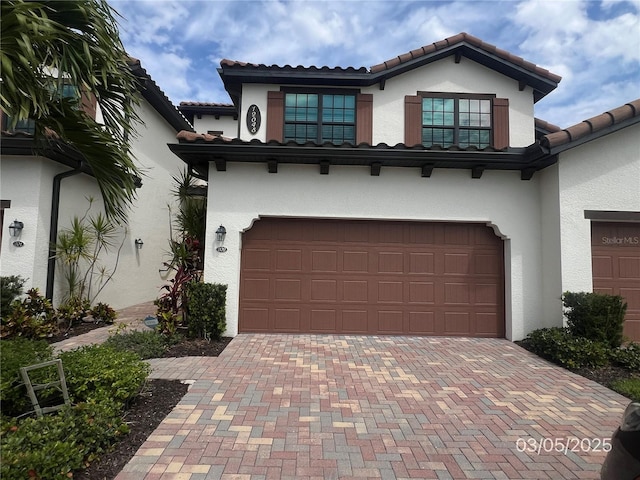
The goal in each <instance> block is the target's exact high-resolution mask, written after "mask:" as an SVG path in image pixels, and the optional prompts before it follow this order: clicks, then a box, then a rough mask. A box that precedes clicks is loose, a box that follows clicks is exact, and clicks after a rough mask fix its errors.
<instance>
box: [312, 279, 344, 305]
mask: <svg viewBox="0 0 640 480" xmlns="http://www.w3.org/2000/svg"><path fill="white" fill-rule="evenodd" d="M310 299H311V300H312V301H313V300H315V301H318V300H329V301H332V302H335V301H337V300H338V282H337V281H336V280H311V298H310Z"/></svg>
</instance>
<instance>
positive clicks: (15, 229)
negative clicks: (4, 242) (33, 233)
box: [9, 220, 24, 247]
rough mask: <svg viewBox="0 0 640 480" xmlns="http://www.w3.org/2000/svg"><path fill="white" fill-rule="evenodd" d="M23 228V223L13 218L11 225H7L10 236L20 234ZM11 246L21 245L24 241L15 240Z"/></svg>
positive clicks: (15, 236)
mask: <svg viewBox="0 0 640 480" xmlns="http://www.w3.org/2000/svg"><path fill="white" fill-rule="evenodd" d="M23 228H24V223H22V222H21V221H19V220H14V221H13V222H11V225H9V235H10V236H11V237H12V238H16V239H17V238H18V237H19V236H20V235H21V234H22V229H23ZM13 246H14V247H23V246H24V243H23V242H21V241H20V240H16V241H14V242H13Z"/></svg>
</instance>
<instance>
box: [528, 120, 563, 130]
mask: <svg viewBox="0 0 640 480" xmlns="http://www.w3.org/2000/svg"><path fill="white" fill-rule="evenodd" d="M534 120H535V127H536V128H538V129H540V130H544V131H546V132H549V133H554V132H559V131H560V130H562V129H561V128H560V127H559V126H557V125H554V124H553V123H549V122H547V121H545V120H542V119H540V118H534Z"/></svg>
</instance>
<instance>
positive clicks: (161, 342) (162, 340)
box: [104, 330, 182, 360]
mask: <svg viewBox="0 0 640 480" xmlns="http://www.w3.org/2000/svg"><path fill="white" fill-rule="evenodd" d="M181 338H182V337H181V336H180V335H162V334H160V333H158V332H157V331H155V330H146V331H132V332H128V333H117V334H115V335H112V336H110V337H109V338H108V339H107V340H106V341H105V342H104V345H105V346H108V347H112V348H115V349H117V350H122V351H128V352H134V353H136V354H138V355H139V356H140V358H142V359H143V360H145V359H147V358H160V357H162V355H163V354H164V352H166V351H167V349H168V348H169V347H170V346H171V345H174V344H176V343H178V342H179V341H180V340H181Z"/></svg>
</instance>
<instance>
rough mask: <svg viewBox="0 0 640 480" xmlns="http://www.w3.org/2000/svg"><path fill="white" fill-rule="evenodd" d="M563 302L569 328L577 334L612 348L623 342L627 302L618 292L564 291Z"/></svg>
mask: <svg viewBox="0 0 640 480" xmlns="http://www.w3.org/2000/svg"><path fill="white" fill-rule="evenodd" d="M562 303H563V304H564V306H565V308H566V309H567V311H566V312H565V315H566V317H567V325H568V327H569V331H570V332H571V333H572V334H573V335H574V336H576V337H584V338H588V339H589V340H593V341H595V342H604V343H606V344H607V345H609V346H610V347H611V348H617V347H619V346H620V345H621V343H622V327H623V323H624V315H625V312H626V311H627V304H626V303H625V301H624V299H623V298H622V297H620V296H618V295H606V294H603V293H587V292H577V293H572V292H565V293H564V294H563V295H562Z"/></svg>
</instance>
